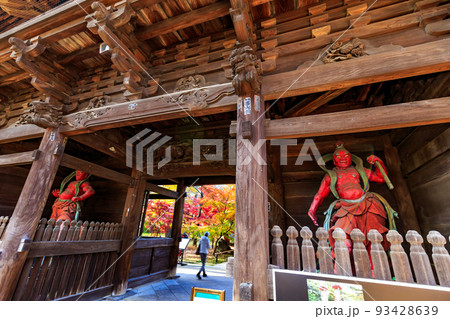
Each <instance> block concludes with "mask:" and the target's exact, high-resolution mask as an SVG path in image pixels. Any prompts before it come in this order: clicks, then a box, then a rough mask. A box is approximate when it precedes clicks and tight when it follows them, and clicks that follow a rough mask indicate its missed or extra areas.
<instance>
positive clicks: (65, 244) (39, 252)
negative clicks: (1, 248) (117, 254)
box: [29, 240, 120, 257]
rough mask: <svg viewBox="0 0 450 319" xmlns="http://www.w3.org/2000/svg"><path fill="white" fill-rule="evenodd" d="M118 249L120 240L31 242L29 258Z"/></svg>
mask: <svg viewBox="0 0 450 319" xmlns="http://www.w3.org/2000/svg"><path fill="white" fill-rule="evenodd" d="M119 248H120V240H85V241H62V242H33V243H32V244H31V248H30V252H29V256H30V257H43V256H62V255H78V254H93V253H102V252H110V251H117V250H119Z"/></svg>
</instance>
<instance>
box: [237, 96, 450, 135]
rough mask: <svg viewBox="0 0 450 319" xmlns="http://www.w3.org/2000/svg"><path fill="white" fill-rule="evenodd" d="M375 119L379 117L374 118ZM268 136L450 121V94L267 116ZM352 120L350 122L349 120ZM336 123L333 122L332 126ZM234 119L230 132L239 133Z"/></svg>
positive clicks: (339, 131)
mask: <svg viewBox="0 0 450 319" xmlns="http://www.w3.org/2000/svg"><path fill="white" fill-rule="evenodd" d="M373 119H377V120H376V121H373ZM264 121H265V124H264V126H265V132H266V139H268V140H272V139H280V138H306V137H315V136H327V135H336V134H350V133H359V132H371V131H379V130H388V129H396V128H402V127H411V126H421V125H431V124H439V123H449V122H450V97H443V98H438V99H431V100H422V101H414V102H408V103H401V104H393V105H386V106H379V107H370V108H363V109H359V110H351V111H343V112H335V113H325V114H317V115H308V116H300V117H294V118H286V119H279V120H269V119H265V120H264ZM350 122H351V123H352V125H349V124H348V123H350ZM330 123H333V125H330ZM236 130H237V123H236V122H232V123H231V127H230V133H231V134H233V133H234V134H236Z"/></svg>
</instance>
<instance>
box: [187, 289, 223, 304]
mask: <svg viewBox="0 0 450 319" xmlns="http://www.w3.org/2000/svg"><path fill="white" fill-rule="evenodd" d="M191 301H225V290H216V289H208V288H198V287H192V288H191Z"/></svg>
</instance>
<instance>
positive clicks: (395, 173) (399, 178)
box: [383, 135, 420, 233]
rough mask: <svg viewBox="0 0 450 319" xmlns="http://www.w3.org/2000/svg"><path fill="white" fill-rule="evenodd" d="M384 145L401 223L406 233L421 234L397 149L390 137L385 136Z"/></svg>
mask: <svg viewBox="0 0 450 319" xmlns="http://www.w3.org/2000/svg"><path fill="white" fill-rule="evenodd" d="M383 143H384V157H385V158H386V165H387V169H388V174H389V178H390V179H391V180H392V184H393V185H394V196H395V199H396V200H397V204H398V207H399V210H400V211H399V213H398V215H399V221H400V223H401V225H402V227H403V230H404V231H407V230H416V231H418V232H419V233H420V226H419V222H418V220H417V215H416V212H415V210H414V204H413V201H412V198H411V194H410V193H409V188H408V185H407V184H406V181H405V179H404V178H403V175H402V171H401V168H400V164H401V161H400V156H399V155H398V151H397V148H395V147H394V146H392V143H391V139H390V137H389V135H385V136H383Z"/></svg>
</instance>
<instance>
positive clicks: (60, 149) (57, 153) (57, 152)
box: [53, 145, 64, 157]
mask: <svg viewBox="0 0 450 319" xmlns="http://www.w3.org/2000/svg"><path fill="white" fill-rule="evenodd" d="M63 154H64V146H62V145H58V146H56V147H55V151H54V152H53V155H55V156H59V157H61V156H62V155H63Z"/></svg>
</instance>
